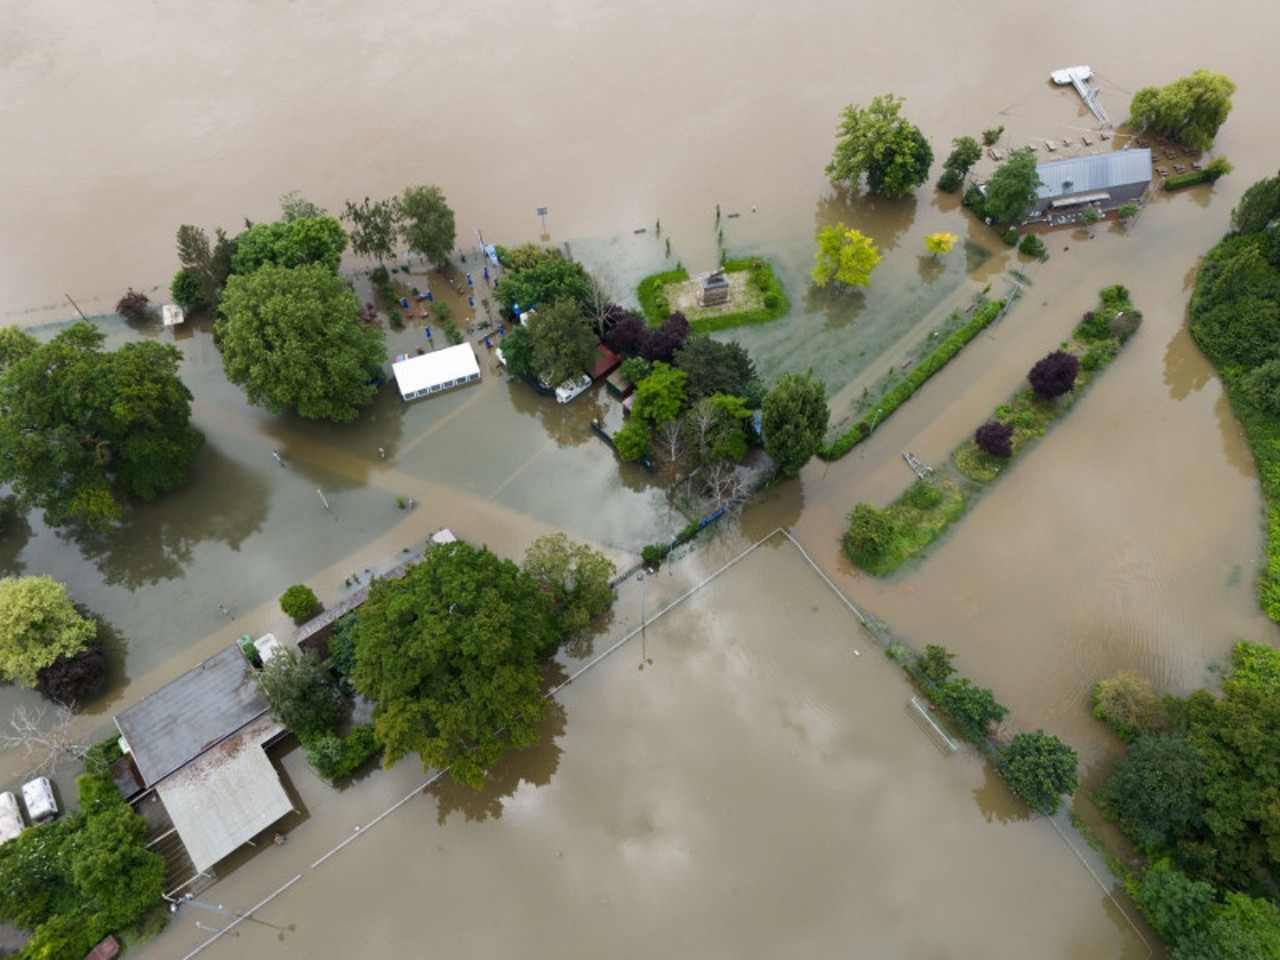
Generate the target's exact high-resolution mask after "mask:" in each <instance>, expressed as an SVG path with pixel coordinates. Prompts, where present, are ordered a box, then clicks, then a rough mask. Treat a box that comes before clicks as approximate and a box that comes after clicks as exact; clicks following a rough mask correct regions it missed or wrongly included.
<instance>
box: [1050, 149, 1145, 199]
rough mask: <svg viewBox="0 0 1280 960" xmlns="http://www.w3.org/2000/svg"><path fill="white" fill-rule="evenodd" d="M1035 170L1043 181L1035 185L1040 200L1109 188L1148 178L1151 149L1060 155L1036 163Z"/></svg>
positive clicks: (1141, 181)
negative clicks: (1079, 155) (1070, 155)
mask: <svg viewBox="0 0 1280 960" xmlns="http://www.w3.org/2000/svg"><path fill="white" fill-rule="evenodd" d="M1036 172H1037V173H1039V174H1040V179H1041V180H1042V181H1043V185H1042V186H1039V187H1037V188H1036V194H1037V195H1038V196H1039V197H1040V198H1041V199H1042V200H1053V199H1056V198H1058V197H1065V196H1070V195H1072V194H1075V193H1093V192H1094V191H1097V190H1110V189H1112V188H1114V187H1120V186H1124V185H1126V184H1131V183H1148V182H1150V180H1151V150H1150V149H1149V148H1146V147H1143V148H1140V149H1135V150H1112V151H1111V152H1110V153H1096V154H1093V155H1091V156H1087V157H1064V158H1063V159H1061V160H1050V161H1049V162H1048V163H1042V164H1039V165H1038V166H1037V167H1036ZM1065 184H1070V186H1064V185H1065Z"/></svg>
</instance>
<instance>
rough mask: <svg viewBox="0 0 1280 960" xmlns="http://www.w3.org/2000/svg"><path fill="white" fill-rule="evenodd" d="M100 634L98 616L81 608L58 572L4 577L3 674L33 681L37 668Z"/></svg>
mask: <svg viewBox="0 0 1280 960" xmlns="http://www.w3.org/2000/svg"><path fill="white" fill-rule="evenodd" d="M97 634H98V628H97V626H95V624H94V622H93V621H92V620H88V619H86V618H84V617H82V616H80V614H78V613H76V608H75V607H74V606H73V605H72V603H71V601H70V600H69V599H68V598H67V588H66V585H65V584H62V583H59V582H58V581H57V580H54V579H53V577H49V576H40V577H5V578H4V579H2V580H0V677H2V678H3V679H4V680H5V681H10V680H17V681H19V682H21V683H24V684H26V685H27V686H29V687H34V686H35V684H36V674H38V673H39V672H40V671H41V670H42V669H43V668H45V667H47V666H49V665H50V664H52V663H53V662H54V661H55V660H59V659H61V658H63V657H73V656H75V655H76V654H77V653H79V652H80V651H81V650H83V649H84V648H85V647H87V646H88V645H89V644H90V643H92V642H93V640H94V638H95V637H96V636H97Z"/></svg>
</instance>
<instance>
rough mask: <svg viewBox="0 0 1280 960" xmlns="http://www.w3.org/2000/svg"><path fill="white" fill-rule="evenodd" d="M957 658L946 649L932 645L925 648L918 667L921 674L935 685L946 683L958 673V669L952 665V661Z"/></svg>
mask: <svg viewBox="0 0 1280 960" xmlns="http://www.w3.org/2000/svg"><path fill="white" fill-rule="evenodd" d="M955 658H956V655H955V654H954V653H952V652H951V651H950V650H948V649H947V648H946V647H944V646H941V645H939V644H936V643H931V644H928V645H927V646H926V647H925V648H924V653H923V654H922V655H921V657H920V660H919V662H918V663H917V666H918V667H919V669H920V672H921V673H923V674H924V675H925V676H926V677H928V678H929V679H930V680H932V681H933V682H934V683H946V681H947V679H948V678H949V677H950V676H951V675H952V674H953V673H955V672H956V668H955V667H953V666H952V665H951V661H952V660H954V659H955Z"/></svg>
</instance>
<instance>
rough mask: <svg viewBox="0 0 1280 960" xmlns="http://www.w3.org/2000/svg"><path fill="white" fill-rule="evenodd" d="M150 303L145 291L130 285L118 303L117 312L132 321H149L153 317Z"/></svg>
mask: <svg viewBox="0 0 1280 960" xmlns="http://www.w3.org/2000/svg"><path fill="white" fill-rule="evenodd" d="M150 303H151V301H150V300H148V299H147V295H146V294H145V293H138V292H137V291H136V290H134V289H133V287H130V288H129V290H128V292H126V293H125V295H124V296H123V297H121V298H120V300H119V301H118V302H117V303H116V313H118V314H120V316H122V317H124V318H125V319H126V320H128V321H130V322H132V323H147V322H149V321H150V320H151V319H152V313H151V308H150V306H148V305H149V304H150Z"/></svg>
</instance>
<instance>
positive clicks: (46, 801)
mask: <svg viewBox="0 0 1280 960" xmlns="http://www.w3.org/2000/svg"><path fill="white" fill-rule="evenodd" d="M22 802H23V803H25V804H26V805H27V816H28V817H30V818H31V822H32V823H42V822H43V821H45V820H52V819H53V818H54V817H56V816H57V815H58V801H57V800H55V799H54V797H53V784H51V783H50V782H49V778H48V777H36V778H35V779H34V780H28V781H27V782H26V783H24V784H23V785H22Z"/></svg>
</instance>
